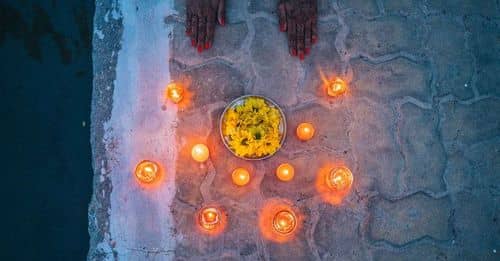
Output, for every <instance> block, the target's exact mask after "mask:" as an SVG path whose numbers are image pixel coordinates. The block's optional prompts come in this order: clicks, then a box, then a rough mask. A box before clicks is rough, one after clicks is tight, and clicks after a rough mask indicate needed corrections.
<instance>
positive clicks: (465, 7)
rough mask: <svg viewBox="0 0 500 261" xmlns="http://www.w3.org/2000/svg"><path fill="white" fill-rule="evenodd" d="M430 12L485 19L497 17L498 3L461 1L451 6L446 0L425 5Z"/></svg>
mask: <svg viewBox="0 0 500 261" xmlns="http://www.w3.org/2000/svg"><path fill="white" fill-rule="evenodd" d="M427 5H428V7H429V9H430V10H434V11H436V12H440V13H444V14H446V13H451V14H453V15H458V16H464V15H480V16H486V17H498V16H499V14H498V1H495V0H484V1H474V0H463V1H459V2H456V3H454V4H451V5H450V3H449V2H448V1H446V0H433V1H429V2H428V3H427Z"/></svg>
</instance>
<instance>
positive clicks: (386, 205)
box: [369, 193, 453, 246]
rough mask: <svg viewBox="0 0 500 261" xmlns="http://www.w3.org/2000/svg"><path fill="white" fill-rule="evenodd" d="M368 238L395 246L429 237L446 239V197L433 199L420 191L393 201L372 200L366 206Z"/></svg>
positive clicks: (448, 228)
mask: <svg viewBox="0 0 500 261" xmlns="http://www.w3.org/2000/svg"><path fill="white" fill-rule="evenodd" d="M370 209H371V210H370V212H371V217H370V229H369V231H370V232H369V233H370V237H371V239H372V240H375V241H380V240H383V241H386V242H389V243H391V244H395V245H398V246H401V245H404V244H407V243H410V242H412V241H415V240H418V239H422V238H425V237H431V238H433V239H435V240H439V241H446V240H450V239H451V238H452V236H453V234H452V233H453V232H452V225H451V224H450V223H449V219H450V216H451V214H452V206H451V201H450V199H449V198H447V197H445V198H441V199H433V198H431V197H428V196H426V195H424V194H422V193H418V194H414V195H411V196H409V197H406V198H403V199H401V200H397V201H394V202H392V201H388V200H384V199H379V200H375V201H374V202H373V203H372V205H371V207H370Z"/></svg>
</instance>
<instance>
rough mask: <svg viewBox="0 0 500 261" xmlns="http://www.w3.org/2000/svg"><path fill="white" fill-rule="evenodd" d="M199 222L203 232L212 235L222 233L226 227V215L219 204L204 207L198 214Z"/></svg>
mask: <svg viewBox="0 0 500 261" xmlns="http://www.w3.org/2000/svg"><path fill="white" fill-rule="evenodd" d="M196 219H197V224H198V227H199V229H200V231H201V232H203V233H204V234H208V235H211V236H216V235H219V234H221V233H222V232H223V231H224V229H225V227H226V223H227V220H226V215H225V214H224V213H223V211H222V209H221V208H219V207H217V206H207V207H204V208H202V209H201V210H200V211H199V212H198V214H197V218H196Z"/></svg>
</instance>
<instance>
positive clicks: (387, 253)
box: [373, 242, 461, 261]
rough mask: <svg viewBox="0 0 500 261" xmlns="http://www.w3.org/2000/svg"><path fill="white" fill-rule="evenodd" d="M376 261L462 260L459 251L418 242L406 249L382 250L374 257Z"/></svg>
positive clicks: (375, 253)
mask: <svg viewBox="0 0 500 261" xmlns="http://www.w3.org/2000/svg"><path fill="white" fill-rule="evenodd" d="M373 259H374V260H376V261H399V260H406V261H421V260H437V261H445V260H460V259H461V258H460V255H459V254H457V249H456V248H452V247H443V246H440V245H438V244H435V243H432V242H418V243H416V244H413V245H411V246H408V247H407V248H405V249H394V250H389V249H380V250H376V251H375V252H374V255H373Z"/></svg>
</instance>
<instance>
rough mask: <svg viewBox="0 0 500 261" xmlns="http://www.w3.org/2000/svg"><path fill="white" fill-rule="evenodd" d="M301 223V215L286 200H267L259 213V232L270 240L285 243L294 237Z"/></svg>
mask: <svg viewBox="0 0 500 261" xmlns="http://www.w3.org/2000/svg"><path fill="white" fill-rule="evenodd" d="M301 225H302V215H301V214H300V213H299V212H298V211H297V210H296V209H294V208H292V205H291V203H289V202H287V201H286V200H282V199H271V200H268V201H266V203H265V204H264V206H263V207H262V209H261V210H260V213H259V229H260V232H261V233H262V236H263V237H264V238H265V239H267V240H270V241H274V242H277V243H285V242H287V241H290V240H292V239H294V238H295V234H296V233H297V231H299V230H300V228H301ZM279 231H281V232H279Z"/></svg>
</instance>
